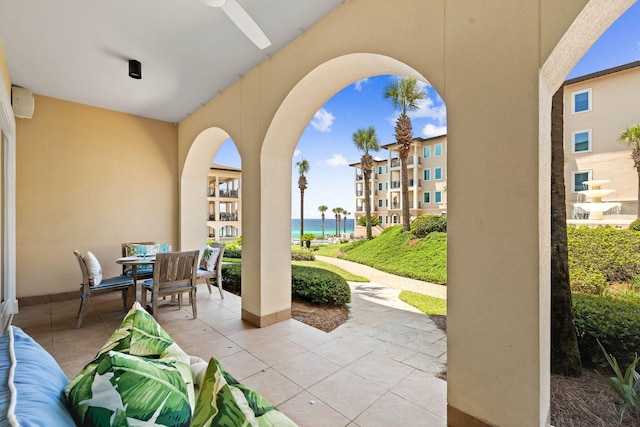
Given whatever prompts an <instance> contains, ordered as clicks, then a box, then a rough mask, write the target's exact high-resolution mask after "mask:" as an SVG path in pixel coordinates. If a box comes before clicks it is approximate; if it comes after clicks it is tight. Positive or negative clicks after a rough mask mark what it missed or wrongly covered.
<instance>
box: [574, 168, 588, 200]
mask: <svg viewBox="0 0 640 427" xmlns="http://www.w3.org/2000/svg"><path fill="white" fill-rule="evenodd" d="M581 173H586V174H588V175H587V179H586V180H587V181H590V180H591V179H593V170H592V169H584V170H579V171H571V192H572V193H574V194H577V193H578V191H582V190H578V191H576V175H578V174H581ZM585 190H586V188H585Z"/></svg>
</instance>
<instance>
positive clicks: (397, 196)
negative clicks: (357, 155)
mask: <svg viewBox="0 0 640 427" xmlns="http://www.w3.org/2000/svg"><path fill="white" fill-rule="evenodd" d="M381 148H383V149H384V150H386V151H387V153H388V155H387V158H386V159H376V160H375V167H374V170H373V171H372V173H371V177H370V184H369V189H370V194H371V216H373V217H377V218H378V221H379V225H378V226H377V227H375V229H374V234H379V233H380V232H381V231H382V229H383V228H385V227H388V226H391V225H396V224H400V223H401V221H402V196H401V191H402V188H401V185H400V182H401V173H402V172H401V168H400V158H399V157H398V144H396V143H393V144H387V145H383V146H382V147H381ZM350 166H352V167H353V168H354V169H355V195H356V203H355V204H356V207H355V223H356V228H355V234H356V236H364V235H365V233H366V231H365V230H364V227H358V225H357V224H358V220H359V219H360V218H362V217H364V216H365V208H364V174H363V171H362V165H361V163H359V162H358V163H353V164H351V165H350ZM407 172H408V178H409V212H410V215H411V219H413V218H416V217H418V216H420V215H426V214H436V215H445V214H446V212H447V136H446V135H441V136H436V137H433V138H419V137H418V138H414V140H413V143H412V144H411V151H410V153H409V157H408V161H407Z"/></svg>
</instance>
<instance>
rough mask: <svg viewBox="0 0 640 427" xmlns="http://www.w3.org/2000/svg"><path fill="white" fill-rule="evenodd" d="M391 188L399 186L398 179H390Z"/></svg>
mask: <svg viewBox="0 0 640 427" xmlns="http://www.w3.org/2000/svg"><path fill="white" fill-rule="evenodd" d="M391 188H400V181H391Z"/></svg>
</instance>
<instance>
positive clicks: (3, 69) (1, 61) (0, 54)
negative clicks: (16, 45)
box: [0, 41, 11, 94]
mask: <svg viewBox="0 0 640 427" xmlns="http://www.w3.org/2000/svg"><path fill="white" fill-rule="evenodd" d="M0 73H2V79H3V83H4V85H5V86H6V87H7V93H9V94H11V76H10V75H9V68H8V67H7V58H6V57H5V56H4V49H3V48H2V42H1V41H0Z"/></svg>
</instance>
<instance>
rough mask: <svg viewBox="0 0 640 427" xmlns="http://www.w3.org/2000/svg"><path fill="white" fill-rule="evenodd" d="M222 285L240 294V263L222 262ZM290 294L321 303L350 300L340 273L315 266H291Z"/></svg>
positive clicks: (349, 294)
mask: <svg viewBox="0 0 640 427" xmlns="http://www.w3.org/2000/svg"><path fill="white" fill-rule="evenodd" d="M222 278H223V280H222V287H223V288H224V289H225V290H227V291H229V292H232V293H234V294H236V295H240V294H241V290H242V280H241V266H240V264H222ZM291 294H292V296H293V297H294V298H300V299H302V300H305V301H309V302H313V303H316V304H323V305H345V304H347V303H349V302H351V289H350V288H349V284H347V281H346V280H344V279H343V278H342V277H341V276H340V275H338V274H336V273H334V272H332V271H328V270H324V269H322V268H315V267H303V266H299V265H292V266H291Z"/></svg>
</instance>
